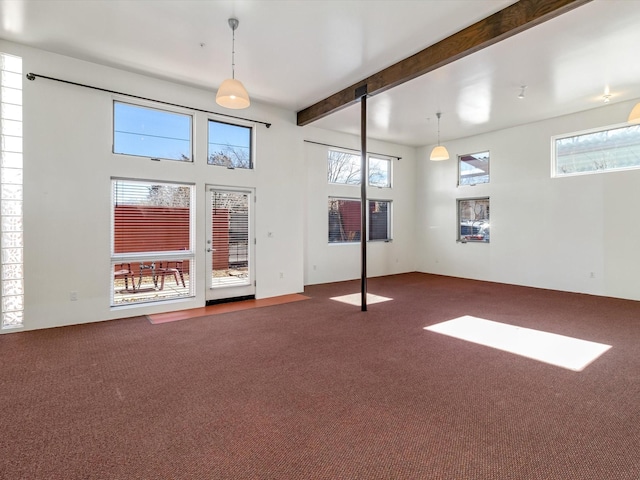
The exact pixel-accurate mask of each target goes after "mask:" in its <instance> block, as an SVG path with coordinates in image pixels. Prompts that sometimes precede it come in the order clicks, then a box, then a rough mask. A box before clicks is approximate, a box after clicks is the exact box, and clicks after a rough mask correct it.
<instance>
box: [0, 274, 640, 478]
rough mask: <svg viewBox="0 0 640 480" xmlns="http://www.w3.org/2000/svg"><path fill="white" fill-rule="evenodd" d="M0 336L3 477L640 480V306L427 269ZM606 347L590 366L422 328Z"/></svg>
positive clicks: (0, 464) (0, 470)
mask: <svg viewBox="0 0 640 480" xmlns="http://www.w3.org/2000/svg"><path fill="white" fill-rule="evenodd" d="M358 288H359V282H343V283H336V284H327V285H317V286H311V287H308V288H307V289H305V293H304V294H305V295H306V296H308V297H310V299H309V300H307V301H301V302H295V303H287V304H282V305H275V306H271V307H267V308H258V309H253V310H245V311H239V312H230V313H225V314H221V315H214V316H206V317H199V318H192V319H190V320H188V321H180V322H171V323H166V324H164V325H162V326H161V327H159V326H156V325H152V324H150V323H149V322H148V321H147V319H146V318H145V317H138V318H134V319H125V320H117V321H109V322H102V323H95V324H87V325H81V326H73V327H65V328H56V329H50V330H41V331H33V332H23V333H17V334H9V335H3V336H0V352H1V354H2V364H1V367H0V384H1V386H2V388H1V391H0V412H2V413H1V414H0V451H1V452H2V454H1V455H0V478H2V479H5V478H6V479H11V480H13V479H16V480H17V479H30V480H31V479H33V480H37V479H43V480H45V479H46V480H55V479H64V480H71V479H447V480H449V479H463V480H469V479H518V480H527V479H550V480H553V479H558V480H567V479H580V480H608V479H611V480H614V479H615V480H638V479H639V478H640V454H639V452H640V355H639V351H640V302H632V301H625V300H617V299H610V298H602V297H594V296H588V295H578V294H571V293H562V292H554V291H549V290H540V289H531V288H524V287H515V286H509V285H501V284H493V283H487V282H478V281H472V280H462V279H455V278H449V277H440V276H434V275H426V274H417V273H414V274H405V275H395V276H390V277H381V278H372V279H369V291H370V292H371V293H373V294H376V295H381V296H385V297H389V298H392V299H393V300H391V301H386V302H382V303H377V304H374V305H370V306H369V311H368V312H361V311H360V309H359V307H354V306H351V305H347V304H344V303H341V302H336V301H333V300H330V298H331V297H336V296H341V295H346V294H351V293H355V292H357V291H358ZM464 315H471V316H475V317H479V318H483V319H488V320H492V321H495V322H501V323H504V324H511V325H517V326H520V327H524V328H531V329H536V330H541V331H547V332H550V333H555V334H558V335H567V336H572V337H576V338H580V339H583V340H588V341H593V342H598V343H602V344H606V345H611V348H610V349H609V350H608V351H606V352H605V353H604V354H603V355H602V356H600V357H599V358H598V359H596V360H595V361H593V363H591V364H589V365H588V366H587V367H586V368H585V369H584V370H583V371H580V372H575V371H571V370H567V369H565V368H559V367H556V366H554V365H550V364H547V363H542V362H538V361H536V360H532V359H529V358H525V357H521V356H518V355H514V354H512V353H509V352H505V351H501V350H495V349H492V348H489V347H486V346H483V345H478V344H474V343H470V342H466V341H464V340H460V339H456V338H452V337H449V336H446V335H442V334H438V333H434V332H431V331H428V330H425V329H424V327H426V326H429V325H433V324H436V323H440V322H443V321H446V320H450V319H454V318H458V317H462V316H464Z"/></svg>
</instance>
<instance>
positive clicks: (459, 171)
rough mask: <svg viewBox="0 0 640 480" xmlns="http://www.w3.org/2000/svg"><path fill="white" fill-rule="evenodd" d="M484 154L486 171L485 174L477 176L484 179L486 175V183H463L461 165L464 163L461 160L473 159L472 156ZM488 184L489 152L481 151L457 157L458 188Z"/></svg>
mask: <svg viewBox="0 0 640 480" xmlns="http://www.w3.org/2000/svg"><path fill="white" fill-rule="evenodd" d="M484 154H486V158H487V171H486V174H484V175H479V177H480V176H482V177H484V176H485V175H486V178H487V181H486V182H464V181H463V177H462V170H463V168H462V164H463V163H466V162H465V161H463V158H465V157H474V156H479V155H484ZM490 182H491V152H490V151H489V150H483V151H480V152H474V153H465V154H463V155H458V186H459V187H465V186H474V185H484V184H487V183H490Z"/></svg>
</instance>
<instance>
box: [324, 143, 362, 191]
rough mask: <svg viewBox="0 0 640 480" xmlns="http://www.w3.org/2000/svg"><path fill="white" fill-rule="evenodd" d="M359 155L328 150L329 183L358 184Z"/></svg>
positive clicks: (360, 160) (360, 161)
mask: <svg viewBox="0 0 640 480" xmlns="http://www.w3.org/2000/svg"><path fill="white" fill-rule="evenodd" d="M361 163H362V159H361V157H360V155H354V154H353V153H346V152H341V151H338V150H329V157H328V162H327V180H328V181H329V183H341V184H345V185H360V164H361Z"/></svg>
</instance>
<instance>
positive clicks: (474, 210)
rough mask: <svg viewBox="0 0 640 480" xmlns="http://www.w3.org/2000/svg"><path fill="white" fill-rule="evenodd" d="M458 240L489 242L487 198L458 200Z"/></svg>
mask: <svg viewBox="0 0 640 480" xmlns="http://www.w3.org/2000/svg"><path fill="white" fill-rule="evenodd" d="M458 221H459V224H460V225H459V227H460V230H459V231H458V240H460V241H462V242H489V239H490V225H489V199H488V198H472V199H466V200H458Z"/></svg>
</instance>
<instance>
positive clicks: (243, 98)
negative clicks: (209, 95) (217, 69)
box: [216, 78, 251, 109]
mask: <svg viewBox="0 0 640 480" xmlns="http://www.w3.org/2000/svg"><path fill="white" fill-rule="evenodd" d="M216 103H217V104H218V105H220V106H221V107H225V108H235V109H239V108H247V107H248V106H249V105H251V101H250V100H249V94H248V93H247V90H246V89H245V88H244V85H242V82H241V81H240V80H236V79H235V78H227V79H226V80H225V81H224V82H222V85H220V88H219V89H218V93H217V94H216Z"/></svg>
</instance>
